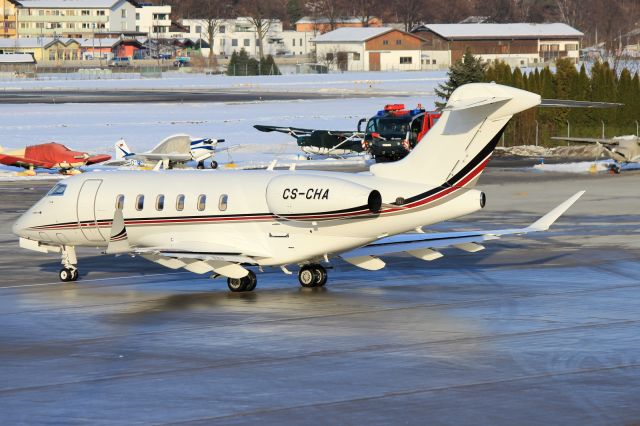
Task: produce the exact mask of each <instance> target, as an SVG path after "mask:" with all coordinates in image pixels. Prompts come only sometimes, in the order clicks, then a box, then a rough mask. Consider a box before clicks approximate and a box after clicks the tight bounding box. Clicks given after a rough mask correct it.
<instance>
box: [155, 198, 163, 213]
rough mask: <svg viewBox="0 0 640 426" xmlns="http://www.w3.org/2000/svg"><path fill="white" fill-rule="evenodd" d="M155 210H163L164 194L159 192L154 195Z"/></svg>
mask: <svg viewBox="0 0 640 426" xmlns="http://www.w3.org/2000/svg"><path fill="white" fill-rule="evenodd" d="M156 210H158V211H159V212H161V211H162V210H164V195H162V194H160V195H158V196H157V197H156Z"/></svg>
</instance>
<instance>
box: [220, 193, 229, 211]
mask: <svg viewBox="0 0 640 426" xmlns="http://www.w3.org/2000/svg"><path fill="white" fill-rule="evenodd" d="M228 202H229V196H228V195H227V194H222V195H221V196H220V201H218V209H219V210H220V211H221V212H223V211H225V210H226V209H227V203H228Z"/></svg>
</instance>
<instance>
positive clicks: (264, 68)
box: [260, 55, 280, 75]
mask: <svg viewBox="0 0 640 426" xmlns="http://www.w3.org/2000/svg"><path fill="white" fill-rule="evenodd" d="M260 74H262V75H280V69H279V68H278V65H276V61H275V60H274V59H273V56H271V55H267V57H266V58H264V60H263V61H262V62H260Z"/></svg>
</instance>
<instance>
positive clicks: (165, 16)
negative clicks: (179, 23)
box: [136, 3, 171, 37]
mask: <svg viewBox="0 0 640 426" xmlns="http://www.w3.org/2000/svg"><path fill="white" fill-rule="evenodd" d="M170 29H171V6H169V5H166V6H155V5H153V4H152V3H140V7H138V8H137V9H136V31H139V32H143V33H146V34H147V35H148V36H149V37H168V34H169V32H170Z"/></svg>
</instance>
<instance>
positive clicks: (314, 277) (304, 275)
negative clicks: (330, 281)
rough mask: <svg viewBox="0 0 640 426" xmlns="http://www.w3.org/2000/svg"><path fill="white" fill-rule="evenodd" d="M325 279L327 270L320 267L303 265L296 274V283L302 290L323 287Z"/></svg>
mask: <svg viewBox="0 0 640 426" xmlns="http://www.w3.org/2000/svg"><path fill="white" fill-rule="evenodd" d="M327 278H328V275H327V270H326V269H325V268H324V266H322V265H317V264H311V265H304V266H303V267H302V268H300V271H299V272H298V281H299V282H300V285H301V286H302V287H304V288H313V287H324V285H325V284H326V283H327Z"/></svg>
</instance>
